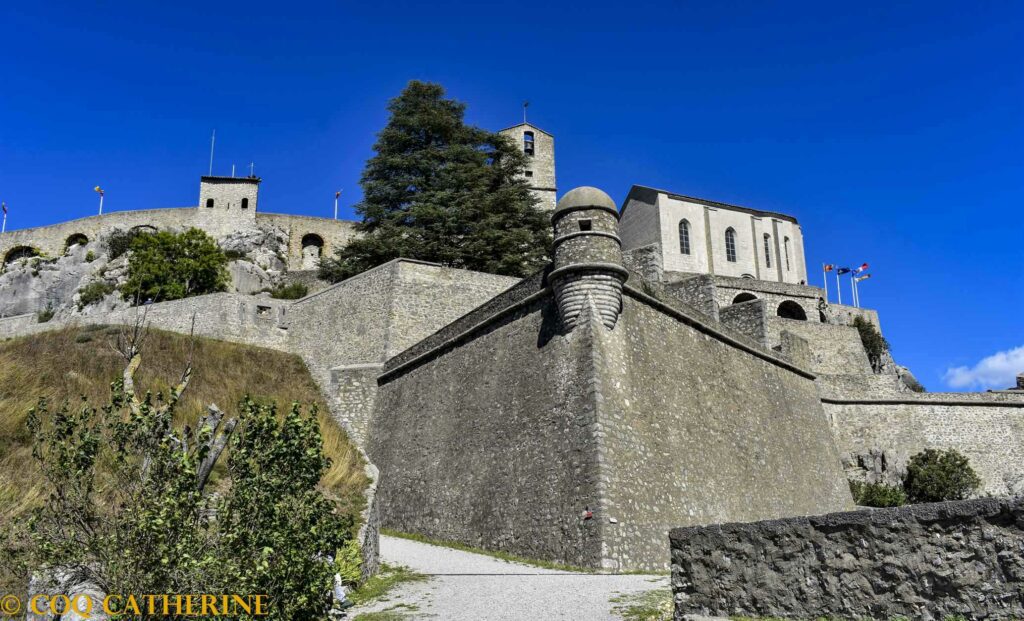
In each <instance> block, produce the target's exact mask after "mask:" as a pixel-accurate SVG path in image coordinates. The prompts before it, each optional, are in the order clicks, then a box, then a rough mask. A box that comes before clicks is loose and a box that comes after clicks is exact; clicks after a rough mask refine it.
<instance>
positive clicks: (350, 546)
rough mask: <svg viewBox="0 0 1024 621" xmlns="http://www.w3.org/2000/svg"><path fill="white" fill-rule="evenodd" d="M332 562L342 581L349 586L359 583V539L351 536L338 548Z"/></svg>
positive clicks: (360, 563)
mask: <svg viewBox="0 0 1024 621" xmlns="http://www.w3.org/2000/svg"><path fill="white" fill-rule="evenodd" d="M334 563H335V565H336V566H337V567H336V568H337V570H338V575H339V576H341V580H342V582H344V583H345V584H347V585H349V586H355V585H357V584H359V581H360V580H361V579H362V576H363V555H362V553H361V551H360V550H359V541H358V540H357V539H355V538H354V537H353V538H352V539H349V540H348V541H347V542H345V545H343V546H341V547H340V548H338V552H337V554H336V555H335V558H334Z"/></svg>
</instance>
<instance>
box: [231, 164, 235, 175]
mask: <svg viewBox="0 0 1024 621" xmlns="http://www.w3.org/2000/svg"><path fill="white" fill-rule="evenodd" d="M231 176H232V177H234V176H235V165H234V164H232V165H231Z"/></svg>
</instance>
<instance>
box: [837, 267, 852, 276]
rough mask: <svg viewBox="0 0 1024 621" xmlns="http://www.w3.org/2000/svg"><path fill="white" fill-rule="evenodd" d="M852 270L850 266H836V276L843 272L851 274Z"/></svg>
mask: <svg viewBox="0 0 1024 621" xmlns="http://www.w3.org/2000/svg"><path fill="white" fill-rule="evenodd" d="M851 271H853V270H851V269H850V268H848V267H837V268H836V276H840V275H842V274H849V273H850V272H851Z"/></svg>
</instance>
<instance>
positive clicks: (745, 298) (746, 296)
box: [732, 291, 757, 304]
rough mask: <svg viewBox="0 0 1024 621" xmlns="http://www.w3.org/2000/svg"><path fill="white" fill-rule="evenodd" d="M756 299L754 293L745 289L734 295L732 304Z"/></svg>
mask: <svg viewBox="0 0 1024 621" xmlns="http://www.w3.org/2000/svg"><path fill="white" fill-rule="evenodd" d="M756 299H757V296H756V295H754V294H753V293H747V292H746V291H744V292H743V293H741V294H739V295H737V296H736V297H734V298H733V299H732V303H733V304H742V303H743V302H749V301H751V300H756Z"/></svg>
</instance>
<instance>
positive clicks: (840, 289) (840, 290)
mask: <svg viewBox="0 0 1024 621" xmlns="http://www.w3.org/2000/svg"><path fill="white" fill-rule="evenodd" d="M836 295H838V296H839V304H840V306H841V305H842V304H843V287H842V285H840V284H839V268H838V267H837V268H836Z"/></svg>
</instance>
